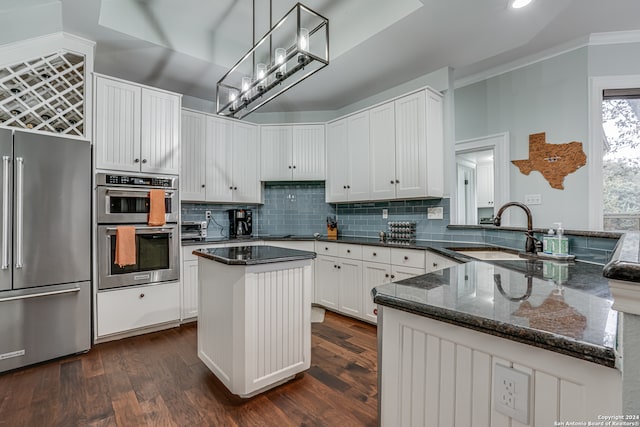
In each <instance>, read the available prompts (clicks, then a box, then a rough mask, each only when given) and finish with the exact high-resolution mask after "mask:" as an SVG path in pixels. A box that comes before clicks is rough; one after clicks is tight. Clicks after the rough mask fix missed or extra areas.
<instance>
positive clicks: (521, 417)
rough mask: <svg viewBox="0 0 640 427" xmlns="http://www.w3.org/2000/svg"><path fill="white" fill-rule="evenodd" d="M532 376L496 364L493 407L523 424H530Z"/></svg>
mask: <svg viewBox="0 0 640 427" xmlns="http://www.w3.org/2000/svg"><path fill="white" fill-rule="evenodd" d="M529 382H530V376H529V374H526V373H524V372H520V371H517V370H515V369H512V368H507V367H506V366H503V365H500V364H496V365H495V369H494V377H493V407H494V409H495V410H496V411H498V412H500V413H501V414H505V415H507V416H509V417H511V418H513V419H514V420H516V421H519V422H521V423H523V424H529Z"/></svg>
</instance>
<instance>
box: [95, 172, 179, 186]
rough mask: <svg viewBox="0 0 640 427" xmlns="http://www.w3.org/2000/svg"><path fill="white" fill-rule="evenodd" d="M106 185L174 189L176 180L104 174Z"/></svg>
mask: <svg viewBox="0 0 640 427" xmlns="http://www.w3.org/2000/svg"><path fill="white" fill-rule="evenodd" d="M103 176H104V181H105V182H104V184H105V185H126V186H129V187H138V186H139V187H167V188H173V187H174V186H175V185H174V180H175V178H162V177H151V176H129V175H114V174H104V175H103Z"/></svg>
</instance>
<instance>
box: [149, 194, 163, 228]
mask: <svg viewBox="0 0 640 427" xmlns="http://www.w3.org/2000/svg"><path fill="white" fill-rule="evenodd" d="M164 198H165V194H164V190H150V191H149V225H152V226H159V225H165V224H166V222H167V220H166V216H165V214H166V211H165V208H164Z"/></svg>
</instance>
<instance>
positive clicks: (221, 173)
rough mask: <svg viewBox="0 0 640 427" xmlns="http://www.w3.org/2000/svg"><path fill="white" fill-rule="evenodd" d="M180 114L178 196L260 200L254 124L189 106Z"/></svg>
mask: <svg viewBox="0 0 640 427" xmlns="http://www.w3.org/2000/svg"><path fill="white" fill-rule="evenodd" d="M182 118H183V126H182V145H183V151H184V153H183V156H182V173H181V177H180V185H181V187H180V188H181V192H182V194H181V198H182V200H189V201H208V202H241V203H261V197H262V192H261V188H262V187H261V184H260V159H259V153H260V147H259V143H258V127H257V126H255V125H252V124H248V123H242V122H237V121H232V120H229V119H224V118H219V117H216V116H212V115H208V114H204V113H198V112H194V111H189V110H183V112H182Z"/></svg>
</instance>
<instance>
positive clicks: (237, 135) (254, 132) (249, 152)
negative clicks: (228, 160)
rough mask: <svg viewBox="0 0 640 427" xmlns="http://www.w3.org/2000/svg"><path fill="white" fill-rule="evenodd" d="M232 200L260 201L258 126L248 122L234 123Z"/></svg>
mask: <svg viewBox="0 0 640 427" xmlns="http://www.w3.org/2000/svg"><path fill="white" fill-rule="evenodd" d="M231 143H232V149H231V151H232V171H231V176H232V181H231V183H230V185H229V187H231V186H233V190H232V201H234V202H240V203H260V201H261V200H260V197H261V191H260V189H261V184H260V145H259V141H258V127H257V126H255V125H252V124H248V123H241V122H235V123H233V139H232V142H231Z"/></svg>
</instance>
